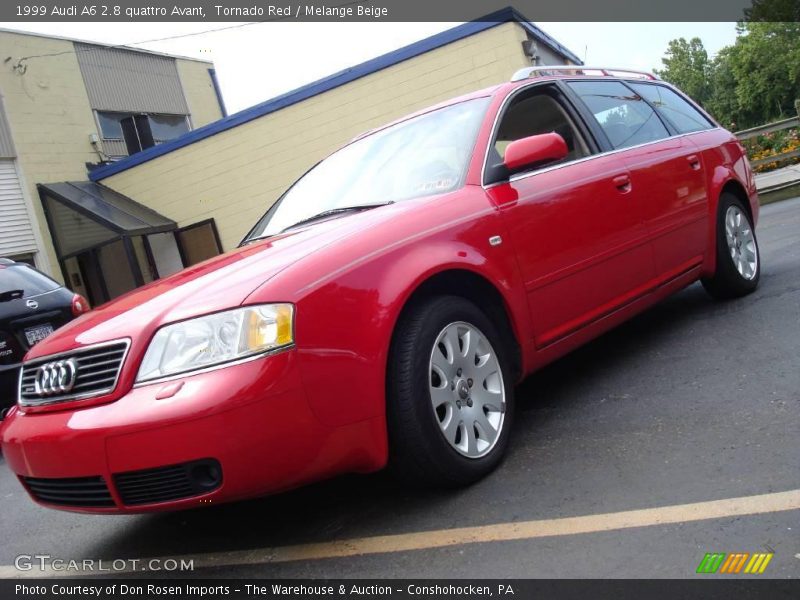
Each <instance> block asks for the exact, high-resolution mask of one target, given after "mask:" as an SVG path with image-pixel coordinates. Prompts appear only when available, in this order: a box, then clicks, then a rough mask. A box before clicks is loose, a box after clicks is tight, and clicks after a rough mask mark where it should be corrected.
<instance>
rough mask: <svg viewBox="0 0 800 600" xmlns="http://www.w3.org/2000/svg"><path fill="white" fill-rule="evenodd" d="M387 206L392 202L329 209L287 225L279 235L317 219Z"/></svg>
mask: <svg viewBox="0 0 800 600" xmlns="http://www.w3.org/2000/svg"><path fill="white" fill-rule="evenodd" d="M387 204H394V200H390V201H389V202H379V203H377V204H357V205H355V206H339V207H338V208H330V209H328V210H323V211H322V212H321V213H317V214H315V215H313V216H311V217H308V218H306V219H302V220H300V221H298V222H297V223H293V224H292V225H289V226H288V227H286V228H285V229H282V230H281V233H283V232H284V231H289V230H290V229H294V228H295V227H300V226H301V225H305V224H307V223H313V222H314V221H318V220H319V219H324V218H325V217H329V216H331V215H338V214H342V213H348V212H361V211H362V210H369V209H370V208H375V207H377V206H386V205H387Z"/></svg>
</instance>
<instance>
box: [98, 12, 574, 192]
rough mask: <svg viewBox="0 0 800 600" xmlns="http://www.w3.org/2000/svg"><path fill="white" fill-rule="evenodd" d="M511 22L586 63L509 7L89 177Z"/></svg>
mask: <svg viewBox="0 0 800 600" xmlns="http://www.w3.org/2000/svg"><path fill="white" fill-rule="evenodd" d="M509 22H517V23H519V24H520V25H521V26H522V27H523V28H524V29H525V30H526V31H527V32H528V33H530V34H531V35H533V36H534V37H536V38H537V39H538V40H539V41H541V42H542V43H544V44H545V45H547V46H549V47H550V48H551V49H552V50H554V51H556V52H558V53H560V54H563V55H564V56H566V57H567V58H569V59H570V60H572V61H573V62H575V63H576V64H583V61H581V60H580V59H579V58H578V57H577V56H576V55H575V54H574V53H573V52H571V51H570V50H569V49H567V48H566V47H564V46H562V45H561V44H560V43H559V42H557V41H556V40H555V39H554V38H552V37H551V36H549V35H548V34H546V33H545V32H544V31H542V30H541V29H539V28H538V27H537V26H535V25H533V24H532V23H530V21H528V19H527V18H526V17H525V16H524V15H522V14H521V13H520V12H519V11H517V10H516V9H515V8H513V7H510V6H509V7H506V8H503V9H501V10H498V11H496V12H493V13H490V14H488V15H485V16H483V17H479V18H478V19H476V20H474V21H468V22H466V23H462V24H461V25H457V26H456V27H453V28H451V29H447V30H445V31H442V32H440V33H437V34H434V35H432V36H429V37H427V38H424V39H422V40H419V41H417V42H413V43H411V44H409V45H407V46H403V47H402V48H399V49H397V50H393V51H391V52H388V53H386V54H382V55H380V56H377V57H375V58H372V59H370V60H367V61H365V62H363V63H360V64H357V65H355V66H352V67H349V68H347V69H344V70H342V71H339V72H338V73H333V74H332V75H328V76H326V77H323V78H322V79H318V80H316V81H314V82H312V83H308V84H306V85H304V86H301V87H299V88H296V89H294V90H291V91H289V92H286V93H284V94H281V95H279V96H276V97H274V98H271V99H269V100H266V101H264V102H261V103H259V104H256V105H254V106H251V107H249V108H245V109H244V110H241V111H239V112H237V113H234V114H232V115H229V116H227V117H223V118H222V119H219V120H217V121H214V122H212V123H209V124H207V125H204V126H203V127H199V128H198V129H194V130H192V131H190V132H188V133H185V134H183V135H182V136H180V137H178V138H175V139H173V140H170V141H169V142H165V143H163V144H159V145H158V146H153V147H151V148H147V149H146V150H142V151H141V152H137V153H136V154H132V155H131V156H128V157H126V158H123V159H121V160H119V161H116V162H113V163H110V164H108V165H104V166H102V167H98V168H96V169H94V170H93V171H91V172H90V173H89V179H90V180H91V181H100V180H102V179H106V178H108V177H111V176H113V175H116V174H118V173H121V172H123V171H126V170H128V169H131V168H133V167H136V166H138V165H141V164H143V163H145V162H149V161H151V160H153V159H154V158H158V157H159V156H163V155H165V154H169V153H170V152H173V151H174V150H178V149H180V148H183V147H185V146H189V145H191V144H193V143H195V142H199V141H200V140H203V139H205V138H208V137H211V136H213V135H216V134H217V133H222V132H223V131H227V130H228V129H232V128H234V127H237V126H239V125H242V124H244V123H247V122H249V121H252V120H254V119H257V118H259V117H263V116H265V115H268V114H270V113H273V112H276V111H278V110H281V109H283V108H287V107H289V106H291V105H293V104H297V103H299V102H302V101H303V100H308V99H309V98H312V97H314V96H317V95H319V94H322V93H324V92H327V91H330V90H332V89H335V88H338V87H340V86H342V85H345V84H347V83H351V82H353V81H356V80H357V79H361V78H362V77H366V76H367V75H371V74H372V73H375V72H377V71H380V70H383V69H385V68H388V67H391V66H393V65H396V64H398V63H401V62H403V61H406V60H409V59H411V58H415V57H417V56H420V55H422V54H425V53H427V52H430V51H432V50H436V49H437V48H441V47H442V46H446V45H447V44H451V43H453V42H457V41H458V40H461V39H464V38H467V37H469V36H471V35H475V34H477V33H481V32H483V31H486V30H488V29H491V28H493V27H496V26H498V25H502V24H504V23H509Z"/></svg>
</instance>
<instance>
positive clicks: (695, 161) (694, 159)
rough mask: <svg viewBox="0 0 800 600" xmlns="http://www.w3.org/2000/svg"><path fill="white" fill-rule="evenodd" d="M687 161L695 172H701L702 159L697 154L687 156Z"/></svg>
mask: <svg viewBox="0 0 800 600" xmlns="http://www.w3.org/2000/svg"><path fill="white" fill-rule="evenodd" d="M686 160H687V161H688V162H689V166H690V167H691V168H692V169H694V170H695V171H699V170H700V158H699V157H698V156H697V154H692V155H691V156H687V157H686Z"/></svg>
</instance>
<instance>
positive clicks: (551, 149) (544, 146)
mask: <svg viewBox="0 0 800 600" xmlns="http://www.w3.org/2000/svg"><path fill="white" fill-rule="evenodd" d="M568 152H569V150H568V148H567V143H566V142H565V141H564V138H563V137H561V136H560V135H558V134H557V133H555V132H553V133H543V134H541V135H532V136H530V137H526V138H521V139H519V140H514V141H513V142H511V143H510V144H509V145H508V146H507V147H506V153H505V157H504V158H503V164H504V165H505V167H506V169H508V173H509V175H512V174H514V173H517V172H519V171H522V170H524V169H529V168H532V167H536V166H539V165H543V164H545V163H549V162H554V161H557V160H561V159H563V158H565V157H566V156H567V153H568Z"/></svg>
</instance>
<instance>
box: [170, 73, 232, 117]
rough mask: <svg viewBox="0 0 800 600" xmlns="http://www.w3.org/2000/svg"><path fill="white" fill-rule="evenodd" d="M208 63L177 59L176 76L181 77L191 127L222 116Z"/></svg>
mask: <svg viewBox="0 0 800 600" xmlns="http://www.w3.org/2000/svg"><path fill="white" fill-rule="evenodd" d="M210 68H212V67H211V65H210V64H208V63H202V62H197V61H194V60H179V61H178V77H180V79H181V85H182V86H183V93H184V95H185V96H186V102H187V103H188V104H189V112H190V113H191V115H192V127H194V128H197V127H201V126H202V125H206V124H208V123H211V122H212V121H217V120H219V119H221V118H222V116H223V115H222V109H221V108H220V105H219V101H218V100H217V92H216V91H215V90H214V84H213V83H212V81H211V75H210V74H209V72H208V70H209V69H210Z"/></svg>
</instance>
